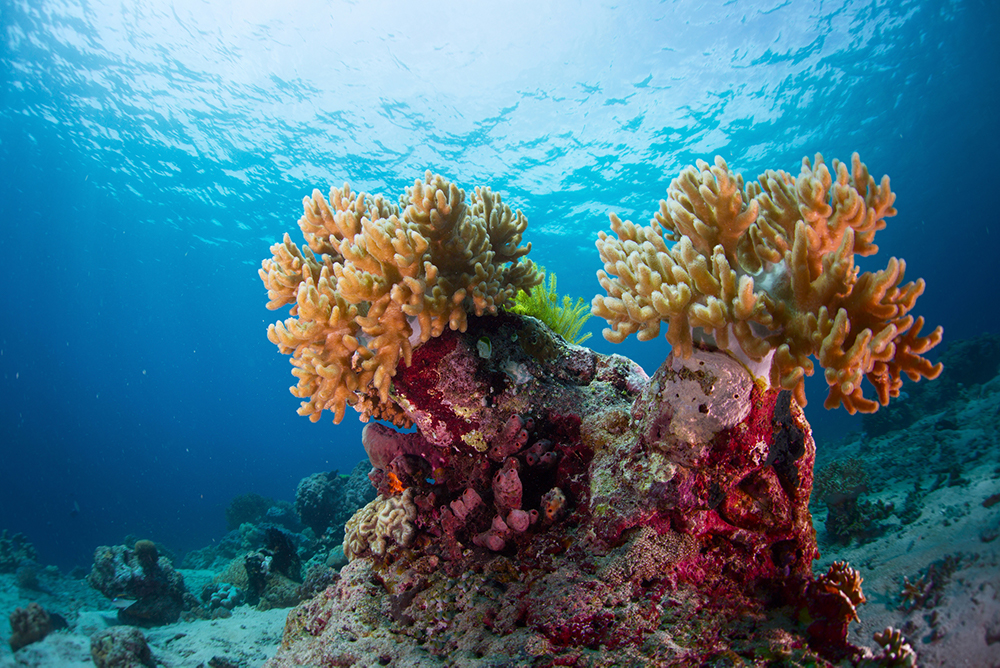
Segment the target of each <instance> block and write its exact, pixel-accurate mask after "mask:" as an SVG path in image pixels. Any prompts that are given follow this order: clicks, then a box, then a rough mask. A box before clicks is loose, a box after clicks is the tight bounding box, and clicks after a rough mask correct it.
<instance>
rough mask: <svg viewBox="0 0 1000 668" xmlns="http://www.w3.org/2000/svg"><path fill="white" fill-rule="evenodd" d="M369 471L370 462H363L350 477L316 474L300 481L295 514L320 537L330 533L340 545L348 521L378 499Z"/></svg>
mask: <svg viewBox="0 0 1000 668" xmlns="http://www.w3.org/2000/svg"><path fill="white" fill-rule="evenodd" d="M367 472H368V466H367V463H361V464H359V465H358V466H357V467H355V470H354V471H352V472H351V474H350V475H342V474H340V473H338V472H337V471H332V472H330V473H315V474H313V475H311V476H309V477H306V478H303V479H302V480H301V481H299V485H298V487H297V488H296V490H295V512H297V513H298V515H299V517H300V518H301V520H302V523H303V524H305V525H306V526H307V527H309V528H310V529H312V530H313V532H314V533H315V534H316V537H317V538H322V537H324V535H326V534H329V535H330V536H331V537H332V538H333V539H334V540H335V541H336V542H337V543H340V542H341V541H342V540H343V537H344V525H345V524H346V523H347V520H348V519H350V517H351V515H353V514H354V513H355V512H356V511H357V510H358V508H361V507H362V506H364V505H365V504H366V503H368V502H369V501H371V500H372V499H374V498H375V491H374V490H373V489H372V487H371V485H370V484H368V478H367V476H366V474H367Z"/></svg>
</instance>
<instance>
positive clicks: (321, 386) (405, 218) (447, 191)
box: [259, 172, 541, 423]
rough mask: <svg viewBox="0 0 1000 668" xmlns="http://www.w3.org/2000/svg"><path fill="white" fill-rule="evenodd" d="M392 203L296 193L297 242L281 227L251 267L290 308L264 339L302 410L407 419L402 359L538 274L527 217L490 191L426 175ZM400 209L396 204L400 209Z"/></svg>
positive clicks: (336, 192)
mask: <svg viewBox="0 0 1000 668" xmlns="http://www.w3.org/2000/svg"><path fill="white" fill-rule="evenodd" d="M400 203H401V206H396V205H395V204H391V203H389V202H387V201H386V200H385V199H383V198H382V197H381V196H371V195H368V194H366V193H359V194H355V193H352V192H351V189H350V186H348V185H346V184H345V185H344V187H343V188H333V189H331V191H330V197H329V201H327V199H325V198H324V197H323V195H322V194H321V193H320V192H319V191H318V190H317V191H313V194H312V197H307V198H305V199H304V200H303V205H304V208H305V213H304V215H303V216H302V218H301V219H300V220H299V227H300V228H301V229H302V233H303V236H304V238H305V240H306V244H307V245H305V246H303V247H302V248H300V247H299V246H297V245H296V244H295V243H294V242H293V241H292V240H291V238H290V237H289V236H288V235H287V234H286V235H285V237H284V240H283V241H282V243H279V244H275V245H274V246H272V247H271V254H272V257H271V258H270V259H268V260H264V262H263V265H262V268H261V269H260V271H259V274H260V277H261V280H263V281H264V284H265V286H266V287H267V289H268V297H269V300H270V301H269V302H268V304H267V307H268V308H269V309H272V310H273V309H277V308H281V307H282V306H285V305H287V304H291V305H292V307H291V310H290V315H291V316H292V317H290V318H288V319H286V320H285V321H283V322H277V323H275V324H273V325H271V326H270V327H269V328H268V338H269V339H270V340H271V342H273V343H275V344H276V345H277V346H278V348H279V350H280V351H281V352H282V353H284V354H286V355H291V356H292V364H293V365H294V366H295V367H296V368H295V369H294V370H293V372H292V373H293V374H294V375H295V376H296V377H297V378H298V379H299V382H298V385H296V386H295V387H293V388H292V394H294V395H295V396H297V397H300V398H302V399H303V403H302V406H301V407H300V408H299V413H300V414H301V415H308V416H309V417H310V419H311V420H313V421H316V420H318V419H319V418H320V415H321V413H322V411H323V410H330V411H333V413H334V421H335V422H340V421H341V420H342V419H343V417H344V412H345V409H346V407H347V406H353V407H355V408H356V409H357V410H358V411H360V412H361V414H362V419H367V418H368V417H370V416H375V417H378V418H381V419H390V420H393V421H395V422H397V423H401V422H405V418H404V417H403V415H402V412H401V411H400V410H398V407H396V406H395V404H394V402H393V401H392V398H391V386H392V378H393V376H394V375H395V372H396V367H397V366H398V365H399V363H400V362H402V363H403V364H406V365H409V364H410V359H411V355H412V353H413V348H414V347H415V346H418V345H420V344H421V343H423V342H425V341H427V340H429V339H431V338H432V337H436V336H440V335H441V333H442V332H444V331H445V329H447V328H450V329H454V330H459V331H465V329H466V314H467V313H475V314H476V315H484V314H494V313H496V311H497V309H498V308H500V307H502V306H504V305H505V304H507V303H508V302H509V301H511V300H512V299H513V296H514V294H515V293H516V292H517V291H518V290H519V289H523V290H530V289H531V288H532V287H533V286H534V285H537V284H538V283H539V282H540V280H541V276H540V273H539V272H538V271H537V270H536V269H535V267H534V264H533V263H532V262H531V260H527V259H523V258H524V256H525V255H526V254H527V253H528V251H529V250H530V249H531V244H530V243H529V244H526V245H525V246H521V245H520V243H521V238H522V235H523V233H524V231H525V229H526V228H527V219H526V218H525V217H524V215H523V214H522V213H521V212H520V211H517V212H513V211H511V209H510V207H509V206H507V205H506V204H504V203H503V202H502V201H501V199H500V196H499V195H496V194H493V192H492V191H491V190H490V189H489V188H476V190H475V192H474V194H473V196H472V198H471V202H470V203H467V202H466V200H465V191H464V190H462V189H460V188H458V187H457V186H456V185H454V184H452V183H449V182H448V181H447V180H445V179H444V178H443V177H441V176H437V175H433V174H431V173H430V172H427V173H426V175H425V177H424V179H423V180H419V179H418V180H417V181H416V182H415V183H414V185H413V186H412V187H411V188H408V189H407V191H406V193H405V194H404V195H403V196H402V197H401V198H400ZM400 210H402V213H400Z"/></svg>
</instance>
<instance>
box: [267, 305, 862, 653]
mask: <svg viewBox="0 0 1000 668" xmlns="http://www.w3.org/2000/svg"><path fill="white" fill-rule="evenodd" d="M534 322H537V321H533V320H532V319H530V318H523V317H520V316H517V315H514V314H499V315H497V316H495V317H490V318H478V317H469V318H468V319H467V322H466V325H467V328H466V331H465V332H464V333H458V332H445V333H443V334H442V335H441V336H439V337H436V338H434V339H433V340H430V341H428V342H426V343H425V344H424V345H422V346H421V347H420V348H419V349H417V350H415V351H414V352H413V358H412V364H411V365H410V366H409V367H406V368H401V369H400V370H399V371H398V373H397V375H396V377H395V378H394V391H395V394H396V397H397V401H398V402H399V405H400V406H401V407H402V408H403V409H404V410H405V411H406V415H407V417H408V419H409V421H411V422H412V423H413V424H415V425H416V426H417V429H418V430H417V432H415V433H397V432H395V431H394V430H392V429H390V428H388V427H386V426H384V425H378V424H371V425H368V426H366V428H365V432H364V435H363V442H364V445H365V448H366V451H367V452H368V454H369V458H370V460H371V462H372V466H373V469H372V471H371V473H370V478H371V480H372V483H373V484H374V485H375V487H376V488H377V490H378V493H379V496H378V497H377V499H376V500H375V501H374V502H372V503H371V504H369V505H368V506H366V507H365V508H364V509H362V510H361V511H359V512H358V513H357V514H356V515H355V516H354V517H353V518H352V519H351V521H350V522H349V526H348V530H347V533H346V538H345V553H346V554H347V555H348V556H349V558H350V559H351V562H350V563H349V564H348V565H347V566H346V567H344V568H343V569H342V571H341V573H340V578H339V579H337V580H335V581H334V582H333V583H332V584H331V585H330V586H329V587H328V588H327V589H326V590H325V591H323V592H322V593H320V594H319V595H317V596H316V597H314V598H313V599H311V600H309V601H306V602H304V603H302V604H301V605H299V607H297V608H296V609H295V610H293V611H292V612H291V614H289V616H288V620H287V623H286V628H285V635H284V639H283V642H282V649H281V650H280V651H279V652H278V654H277V656H276V657H275V659H274V660H273V661H272V662H271V665H273V666H286V665H289V666H290V665H303V664H306V665H364V664H366V662H367V663H374V662H377V663H379V664H380V665H391V664H393V663H394V662H398V663H400V664H401V665H407V662H412V661H416V660H417V657H420V661H421V665H468V666H488V665H489V666H492V665H499V664H498V663H497V660H496V657H503V659H502V661H503V662H505V664H504V665H539V666H541V665H575V666H598V665H635V666H668V665H704V664H705V663H707V662H712V661H714V660H722V659H723V657H727V656H734V655H735V654H739V655H740V656H741V657H743V658H744V659H746V660H749V661H753V660H754V659H755V658H756V659H759V660H762V661H763V660H766V659H767V658H768V657H775V656H782V657H784V658H785V659H787V660H790V661H801V662H802V663H809V662H812V664H813V665H829V664H828V663H827V661H839V660H841V659H844V658H848V659H858V658H860V657H861V656H862V653H861V652H860V650H858V649H857V648H855V647H853V646H852V645H850V644H849V643H848V642H847V641H846V632H847V625H848V624H849V623H850V622H851V621H852V620H854V619H855V618H856V608H857V605H859V604H860V603H861V602H863V595H862V594H861V591H860V577H856V578H855V577H852V575H851V574H852V573H853V571H851V569H849V568H848V567H846V566H842V567H840V568H838V569H837V570H833V571H831V572H830V573H828V574H827V575H825V576H822V577H820V578H813V576H812V574H811V564H812V562H813V560H814V559H815V558H816V556H817V550H816V544H815V538H814V533H813V529H812V525H811V517H810V515H809V512H808V506H807V504H808V498H809V492H810V490H811V487H812V466H813V460H814V454H815V450H814V447H815V446H814V443H813V440H812V437H811V433H810V430H809V427H808V424H807V423H806V422H805V419H804V417H803V415H802V412H801V409H800V408H799V407H798V405H797V404H796V403H795V402H794V401H792V398H791V394H790V393H789V392H780V391H777V390H773V389H767V388H764V387H762V386H760V385H758V384H757V383H755V382H754V380H753V378H752V377H751V376H750V375H748V373H747V372H746V371H745V369H744V368H743V367H742V366H741V365H740V364H738V363H737V362H735V361H734V360H732V359H731V358H730V357H728V356H727V355H725V354H722V353H718V352H712V351H706V350H700V349H693V350H692V351H691V355H689V356H688V357H686V358H685V357H681V356H679V355H678V356H671V357H670V358H668V360H667V361H666V362H665V363H664V364H663V366H662V367H661V368H660V369H659V370H658V371H657V373H656V374H655V375H654V376H653V378H649V377H648V376H646V375H645V373H643V371H642V370H641V369H640V368H639V367H638V366H637V365H635V364H634V363H633V362H631V361H629V360H627V359H625V358H622V357H619V356H610V357H607V356H603V355H599V354H597V353H595V352H593V351H591V350H588V349H585V348H581V347H578V346H570V345H568V344H566V343H565V342H564V341H563V340H562V339H561V338H560V337H558V336H555V335H554V334H553V333H552V332H551V331H550V330H548V328H537V327H535V326H534V325H533V324H532V323H534ZM487 334H488V335H489V336H490V339H491V346H492V354H491V355H489V356H488V357H487V356H483V355H481V354H480V350H479V346H478V345H477V343H478V341H479V339H480V338H481V337H482V336H484V335H487ZM512 368H516V369H518V371H517V373H511V371H510V370H511V369H512ZM854 576H856V573H854Z"/></svg>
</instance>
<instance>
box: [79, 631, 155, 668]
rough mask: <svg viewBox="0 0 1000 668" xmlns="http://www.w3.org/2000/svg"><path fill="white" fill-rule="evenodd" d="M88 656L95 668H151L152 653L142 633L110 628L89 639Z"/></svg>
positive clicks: (152, 664)
mask: <svg viewBox="0 0 1000 668" xmlns="http://www.w3.org/2000/svg"><path fill="white" fill-rule="evenodd" d="M90 656H91V658H92V659H93V661H94V665H95V666H97V668H144V667H148V668H152V666H155V665H156V663H155V662H154V661H153V653H152V651H150V649H149V644H148V643H147V642H146V636H144V635H143V634H142V631H140V630H139V629H137V628H135V627H132V626H112V627H111V628H109V629H104V630H103V631H98V632H97V633H95V634H94V635H92V636H91V637H90Z"/></svg>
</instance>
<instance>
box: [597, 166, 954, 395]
mask: <svg viewBox="0 0 1000 668" xmlns="http://www.w3.org/2000/svg"><path fill="white" fill-rule="evenodd" d="M832 168H833V169H832V171H831V170H830V169H829V168H828V167H827V165H826V164H825V162H824V161H823V156H822V155H820V154H817V155H816V158H815V161H810V160H809V158H804V159H803V160H802V170H801V172H800V174H799V176H798V177H793V176H792V175H790V174H788V173H786V172H782V171H767V172H765V173H764V174H762V175H761V176H759V177H758V179H757V181H756V182H752V183H749V184H747V185H746V186H744V184H743V178H742V177H741V176H739V175H736V174H734V173H733V172H731V171H729V168H728V166H727V165H726V162H725V160H723V159H722V158H719V157H717V158H716V159H715V164H714V165H709V164H708V163H706V162H704V161H701V160H699V161H698V163H697V167H689V168H687V169H685V170H684V171H682V172H681V174H680V176H679V177H678V178H676V179H674V181H673V182H672V183H671V184H670V188H669V190H668V197H667V199H666V200H663V201H661V202H660V210H659V211H658V212H657V213H656V215H655V216H654V218H653V219H652V220H651V221H650V224H649V225H648V226H645V227H642V226H638V225H635V224H634V223H632V222H630V221H625V222H622V221H621V220H620V219H618V217H617V216H615V215H614V214H612V215H611V229H612V233H613V234H614V235H615V236H611V235H609V234H607V233H605V232H601V233H600V235H599V237H600V238H599V239H598V241H597V247H598V250H599V251H600V254H601V259H602V261H603V262H604V269H603V270H601V271H599V272H598V279H599V280H600V282H601V286H602V287H603V288H604V289H605V290H606V291H607V296H597V297H595V298H594V300H593V302H592V309H593V312H594V314H595V315H599V316H601V317H603V318H605V319H606V320H607V321H608V323H609V325H610V327H609V328H608V329H605V330H604V336H605V338H607V339H608V340H609V341H612V342H615V343H619V342H621V341H623V340H624V339H625V338H626V337H627V336H628V335H630V334H632V333H635V334H636V335H637V336H638V338H639V339H640V340H643V341H645V340H650V339H653V338H655V337H656V336H657V335H658V334H659V331H660V324H661V323H663V322H666V323H667V324H668V329H667V332H666V338H667V340H668V341H669V342H670V343H671V345H672V346H673V348H674V349H675V351H676V353H677V354H679V355H680V356H681V357H688V356H690V355H691V352H692V350H693V345H694V342H695V341H696V340H701V341H705V342H708V343H711V344H715V345H716V346H718V347H719V348H722V349H726V350H728V351H729V352H731V353H733V354H734V355H735V356H737V357H738V358H740V359H741V360H742V361H744V362H745V363H747V364H748V365H750V366H753V365H754V364H761V365H763V366H764V367H765V368H766V369H767V371H766V373H767V375H768V378H769V380H770V382H771V384H772V386H775V387H781V388H784V389H788V390H792V391H793V392H794V393H795V397H796V400H797V401H798V402H799V403H800V404H802V405H804V404H805V403H806V397H805V386H804V383H803V378H804V377H805V376H807V375H811V374H812V373H813V371H814V369H813V362H812V360H811V359H810V358H811V357H815V358H816V359H817V360H818V361H819V363H820V366H822V367H823V368H824V375H825V377H826V381H827V384H828V385H829V387H830V389H829V394H828V396H827V399H826V401H825V404H824V405H825V406H826V407H827V408H836V407H838V406H840V405H843V406H844V407H845V408H846V409H847V411H848V412H850V413H854V412H856V411H861V412H869V413H870V412H874V411H876V410H877V409H878V407H879V404H882V405H885V404H886V403H888V401H889V399H890V398H891V397H895V396H898V394H899V390H900V387H901V385H902V379H901V376H902V374H904V373H905V374H906V375H907V376H908V377H909V378H910V379H911V380H919V379H920V378H921V377H923V378H936V377H937V375H938V374H939V373H940V372H941V365H940V364H938V365H932V364H931V363H930V362H929V361H928V360H927V359H925V358H924V357H922V355H923V354H924V353H926V352H927V351H928V350H930V349H931V348H933V347H934V346H935V345H937V344H938V343H939V342H940V341H941V333H942V330H941V328H940V327H938V328H937V329H935V330H934V331H933V332H931V333H930V334H929V335H926V336H920V330H921V328H922V327H923V324H924V323H923V318H914V317H913V316H912V315H909V312H910V310H911V309H912V308H913V306H914V304H915V302H916V299H917V297H919V296H920V295H921V294H922V293H923V291H924V282H923V280H917V281H916V282H911V283H906V284H902V281H903V276H904V273H905V269H906V263H905V262H904V261H903V260H897V259H896V258H890V260H889V262H888V265H887V267H886V268H885V269H884V270H880V271H876V272H864V273H859V270H858V268H857V267H856V266H855V264H854V256H855V255H862V256H866V255H872V254H874V253H876V252H877V251H878V247H877V246H876V245H874V244H873V243H872V241H873V239H874V236H875V233H876V232H877V231H878V230H881V229H883V228H884V227H885V218H887V217H889V216H894V215H895V214H896V210H895V209H894V208H893V206H892V204H893V202H894V201H895V199H896V196H895V193H893V192H892V191H891V190H890V189H889V177H888V176H884V177H882V181H881V183H880V184H876V183H875V180H874V179H873V178H872V177H871V176H870V175H869V173H868V169H867V167H865V165H864V163H862V162H861V160H860V159H859V157H858V154H857V153H855V154H854V155H853V156H852V160H851V167H850V169H848V166H847V165H846V164H845V163H842V162H840V161H838V160H834V161H833V164H832ZM668 244H669V245H668ZM864 379H867V380H868V382H869V383H871V385H873V386H874V387H875V391H876V400H873V399H869V398H866V397H865V396H864V395H863V391H862V381H863V380H864Z"/></svg>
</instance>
